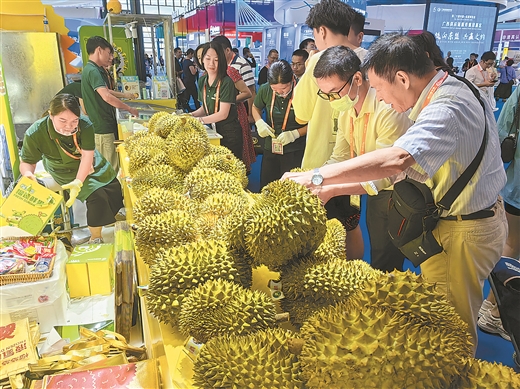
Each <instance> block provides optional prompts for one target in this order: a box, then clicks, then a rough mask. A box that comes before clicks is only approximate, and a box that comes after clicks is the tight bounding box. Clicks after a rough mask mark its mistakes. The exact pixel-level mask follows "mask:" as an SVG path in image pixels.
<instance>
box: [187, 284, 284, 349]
mask: <svg viewBox="0 0 520 389" xmlns="http://www.w3.org/2000/svg"><path fill="white" fill-rule="evenodd" d="M275 315H276V307H275V305H274V303H273V301H272V300H271V298H270V297H268V296H267V295H266V294H265V293H264V292H260V291H251V290H248V289H245V288H243V287H242V286H240V285H238V284H236V283H234V282H230V281H226V280H223V279H216V280H214V281H211V280H210V281H207V282H205V283H204V284H202V285H200V286H198V287H196V288H194V289H193V290H191V292H190V293H189V294H188V295H187V296H186V297H185V299H184V300H183V302H182V307H181V312H180V314H179V329H180V330H181V331H182V332H183V333H184V334H186V335H190V336H193V337H194V338H195V339H196V340H197V341H199V342H203V343H205V342H207V341H208V340H209V339H211V338H213V337H215V336H220V335H224V334H233V335H245V334H249V333H252V332H255V331H258V330H262V329H266V328H271V327H274V325H275V323H276V321H275Z"/></svg>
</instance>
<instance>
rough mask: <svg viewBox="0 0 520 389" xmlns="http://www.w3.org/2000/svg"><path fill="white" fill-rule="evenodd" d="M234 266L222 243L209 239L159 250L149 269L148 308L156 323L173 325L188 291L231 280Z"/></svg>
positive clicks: (235, 271) (235, 272) (234, 273)
mask: <svg viewBox="0 0 520 389" xmlns="http://www.w3.org/2000/svg"><path fill="white" fill-rule="evenodd" d="M234 263H235V258H234V257H233V256H231V254H230V253H229V252H228V250H227V247H226V245H225V243H223V242H219V241H215V240H211V239H209V240H203V241H197V242H192V243H188V244H185V245H182V246H178V247H170V248H169V249H161V250H159V252H158V253H157V255H156V261H155V263H154V264H153V265H152V266H151V268H150V269H151V276H150V284H149V287H148V292H147V294H146V299H147V301H148V309H149V310H150V312H152V313H153V314H154V315H155V316H156V317H157V318H158V319H159V320H160V321H162V322H165V323H171V324H177V320H178V315H179V313H180V310H181V307H182V304H183V301H184V300H185V298H186V296H187V295H188V291H189V290H191V289H193V288H195V287H197V286H199V285H201V284H204V283H205V282H206V281H208V280H214V279H220V278H222V279H225V280H230V281H235V280H236V279H237V277H238V271H237V269H236V268H235V266H234Z"/></svg>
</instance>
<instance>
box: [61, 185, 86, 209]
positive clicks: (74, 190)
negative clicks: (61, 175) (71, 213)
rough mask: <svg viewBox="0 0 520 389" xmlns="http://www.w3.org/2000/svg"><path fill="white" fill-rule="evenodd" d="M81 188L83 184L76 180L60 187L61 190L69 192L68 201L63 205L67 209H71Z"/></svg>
mask: <svg viewBox="0 0 520 389" xmlns="http://www.w3.org/2000/svg"><path fill="white" fill-rule="evenodd" d="M82 186H83V182H81V181H80V180H78V179H77V178H76V179H75V180H74V181H71V182H69V183H68V184H65V185H62V186H61V187H62V188H63V189H68V190H69V200H68V201H67V202H66V203H65V205H66V206H67V208H70V207H72V204H74V201H75V200H76V197H78V195H79V192H80V191H81V187H82Z"/></svg>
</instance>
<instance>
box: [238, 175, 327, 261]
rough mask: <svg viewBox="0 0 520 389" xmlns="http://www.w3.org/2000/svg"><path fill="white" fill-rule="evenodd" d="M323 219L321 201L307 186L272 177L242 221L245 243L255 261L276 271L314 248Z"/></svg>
mask: <svg viewBox="0 0 520 389" xmlns="http://www.w3.org/2000/svg"><path fill="white" fill-rule="evenodd" d="M326 221H327V216H326V212H325V208H323V206H322V205H321V201H320V200H319V198H318V197H317V196H315V195H313V194H312V193H311V192H310V191H309V190H308V189H307V188H305V187H304V186H302V185H300V184H297V183H296V182H294V181H291V180H283V181H274V182H271V183H270V184H268V185H266V186H265V187H264V188H263V189H262V197H261V198H260V199H259V200H257V201H256V203H255V204H254V205H253V206H252V207H251V211H250V212H249V214H248V218H247V220H246V221H245V222H244V228H245V234H244V239H245V245H246V248H247V250H248V252H249V254H250V255H251V256H252V257H253V258H254V260H255V265H261V264H264V265H266V266H267V267H268V268H269V269H271V270H274V271H276V270H278V269H280V267H281V266H283V265H284V264H286V263H287V262H289V261H291V260H293V259H296V258H298V257H302V256H305V255H308V254H310V253H311V252H313V251H314V250H316V248H317V247H318V246H319V245H320V244H321V242H322V241H323V238H324V237H325V233H326V231H327V226H326Z"/></svg>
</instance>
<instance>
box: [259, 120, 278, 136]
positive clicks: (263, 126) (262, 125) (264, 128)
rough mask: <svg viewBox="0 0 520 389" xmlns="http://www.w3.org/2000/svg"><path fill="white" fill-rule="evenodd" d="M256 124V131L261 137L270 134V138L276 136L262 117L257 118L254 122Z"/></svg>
mask: <svg viewBox="0 0 520 389" xmlns="http://www.w3.org/2000/svg"><path fill="white" fill-rule="evenodd" d="M255 126H256V132H258V135H259V136H261V137H262V138H265V137H266V136H270V137H272V138H276V136H275V135H274V130H273V129H272V128H271V127H269V125H268V124H267V123H266V122H264V121H263V120H262V119H260V120H257V121H256V123H255Z"/></svg>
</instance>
